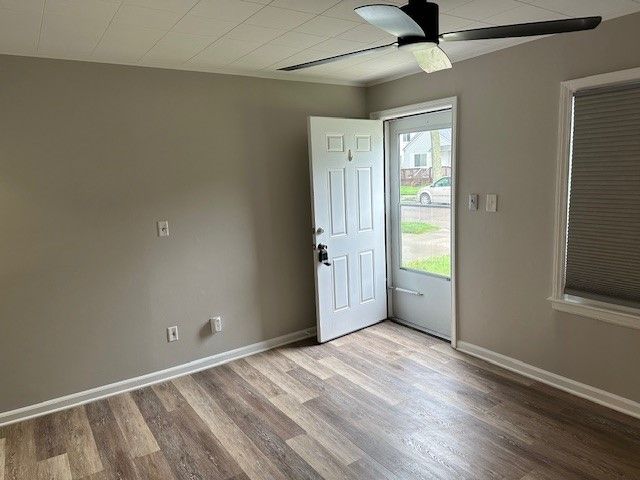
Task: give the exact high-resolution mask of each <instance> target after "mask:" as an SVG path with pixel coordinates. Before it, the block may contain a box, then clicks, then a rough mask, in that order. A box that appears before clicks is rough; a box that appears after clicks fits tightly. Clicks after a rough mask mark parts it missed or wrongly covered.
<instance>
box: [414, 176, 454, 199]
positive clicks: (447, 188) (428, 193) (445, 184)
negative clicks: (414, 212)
mask: <svg viewBox="0 0 640 480" xmlns="http://www.w3.org/2000/svg"><path fill="white" fill-rule="evenodd" d="M416 199H417V201H418V202H419V203H420V204H422V205H430V204H432V203H444V204H447V205H451V177H442V178H440V179H438V180H436V181H435V182H433V183H432V184H431V185H429V186H428V187H424V188H421V189H420V190H419V191H418V194H417V195H416Z"/></svg>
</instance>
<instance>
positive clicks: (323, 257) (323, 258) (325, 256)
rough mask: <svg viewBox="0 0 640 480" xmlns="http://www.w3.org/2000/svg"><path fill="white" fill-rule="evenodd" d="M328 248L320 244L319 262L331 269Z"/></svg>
mask: <svg viewBox="0 0 640 480" xmlns="http://www.w3.org/2000/svg"><path fill="white" fill-rule="evenodd" d="M327 248H328V247H327V245H323V244H322V243H319V244H318V246H317V249H318V261H319V262H320V263H322V264H323V265H326V266H327V267H330V266H331V262H330V261H329V252H327Z"/></svg>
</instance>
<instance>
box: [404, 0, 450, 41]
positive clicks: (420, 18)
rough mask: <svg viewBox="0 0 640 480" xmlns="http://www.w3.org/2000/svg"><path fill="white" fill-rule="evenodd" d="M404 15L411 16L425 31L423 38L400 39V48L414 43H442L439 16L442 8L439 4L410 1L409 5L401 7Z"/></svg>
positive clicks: (409, 37)
mask: <svg viewBox="0 0 640 480" xmlns="http://www.w3.org/2000/svg"><path fill="white" fill-rule="evenodd" d="M400 10H402V11H403V12H404V13H406V14H407V15H409V16H410V17H411V18H412V19H413V21H415V22H416V23H417V24H418V26H420V28H421V29H422V30H423V31H424V36H423V37H415V36H407V37H399V38H398V46H399V47H402V46H403V45H411V44H414V43H425V42H428V43H435V44H436V45H437V44H439V43H440V37H439V35H440V32H439V21H438V19H439V15H440V13H439V12H440V7H439V6H438V4H437V3H433V2H428V1H427V0H409V3H408V4H407V5H405V6H403V7H400Z"/></svg>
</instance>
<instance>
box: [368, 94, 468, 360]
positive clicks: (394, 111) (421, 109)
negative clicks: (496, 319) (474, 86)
mask: <svg viewBox="0 0 640 480" xmlns="http://www.w3.org/2000/svg"><path fill="white" fill-rule="evenodd" d="M444 108H451V119H452V122H451V132H452V136H453V141H452V145H451V346H452V347H453V348H456V347H457V342H458V335H457V332H458V314H457V312H458V310H457V303H458V302H457V300H458V289H457V283H456V278H457V262H456V257H457V247H458V245H457V242H456V224H457V205H458V202H457V198H456V192H457V183H458V154H457V150H458V147H457V144H458V131H457V123H458V97H448V98H442V99H439V100H432V101H429V102H423V103H416V104H413V105H407V106H405V107H398V108H391V109H389V110H381V111H379V112H373V113H371V115H370V118H371V119H373V120H383V121H385V120H394V119H396V118H400V117H406V116H409V115H418V114H421V113H429V112H433V111H437V110H442V109H444ZM388 127H389V126H388V124H387V123H385V127H384V152H385V162H384V169H385V192H384V196H385V216H386V233H387V249H386V250H387V285H388V286H389V285H392V284H393V278H392V276H393V270H392V269H391V268H389V266H390V265H391V263H390V262H391V248H389V247H390V245H389V242H390V239H391V201H390V200H391V197H390V194H391V192H389V189H388V186H389V178H390V177H389V175H390V171H389V159H388V158H387V152H388V151H389V132H388ZM392 297H393V296H392V295H389V294H388V295H387V308H388V309H389V311H392V307H393V303H392V302H393V298H392Z"/></svg>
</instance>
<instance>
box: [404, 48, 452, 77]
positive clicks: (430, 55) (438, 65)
mask: <svg viewBox="0 0 640 480" xmlns="http://www.w3.org/2000/svg"><path fill="white" fill-rule="evenodd" d="M413 56H414V57H415V58H416V61H417V62H418V65H420V68H421V69H422V70H424V71H425V72H427V73H433V72H438V71H440V70H447V69H449V68H451V67H452V65H451V60H449V57H448V56H447V54H446V53H444V51H443V50H442V49H441V48H440V47H439V46H437V45H435V46H431V47H428V46H427V47H426V48H422V49H414V50H413Z"/></svg>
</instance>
